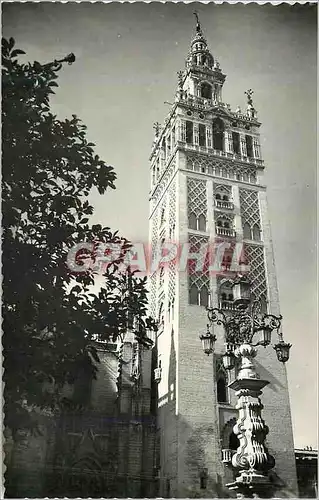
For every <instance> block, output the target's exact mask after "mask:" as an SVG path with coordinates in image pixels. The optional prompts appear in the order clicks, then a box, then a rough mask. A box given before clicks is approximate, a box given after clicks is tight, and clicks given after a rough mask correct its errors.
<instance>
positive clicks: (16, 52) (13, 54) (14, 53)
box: [11, 49, 25, 57]
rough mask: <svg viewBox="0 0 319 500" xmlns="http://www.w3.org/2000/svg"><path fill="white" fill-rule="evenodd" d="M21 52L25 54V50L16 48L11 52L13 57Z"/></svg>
mask: <svg viewBox="0 0 319 500" xmlns="http://www.w3.org/2000/svg"><path fill="white" fill-rule="evenodd" d="M20 54H25V52H24V50H20V49H15V50H13V51H12V52H11V57H17V56H18V55H20Z"/></svg>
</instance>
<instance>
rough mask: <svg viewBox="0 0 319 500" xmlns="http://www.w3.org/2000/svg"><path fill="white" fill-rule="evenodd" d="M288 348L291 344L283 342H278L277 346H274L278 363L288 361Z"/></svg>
mask: <svg viewBox="0 0 319 500" xmlns="http://www.w3.org/2000/svg"><path fill="white" fill-rule="evenodd" d="M290 348H291V344H288V343H287V342H284V341H283V340H280V341H279V342H278V344H276V345H275V346H274V349H275V351H276V354H277V358H278V361H281V363H286V362H287V361H288V359H289V351H290Z"/></svg>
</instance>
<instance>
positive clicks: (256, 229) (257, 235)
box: [253, 224, 260, 241]
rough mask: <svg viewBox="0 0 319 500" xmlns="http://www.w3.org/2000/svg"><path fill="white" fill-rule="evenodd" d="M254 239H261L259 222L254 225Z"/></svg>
mask: <svg viewBox="0 0 319 500" xmlns="http://www.w3.org/2000/svg"><path fill="white" fill-rule="evenodd" d="M253 240H255V241H260V228H259V226H258V224H255V225H254V227H253Z"/></svg>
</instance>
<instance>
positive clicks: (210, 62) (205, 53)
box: [186, 12, 214, 68]
mask: <svg viewBox="0 0 319 500" xmlns="http://www.w3.org/2000/svg"><path fill="white" fill-rule="evenodd" d="M194 15H195V17H196V34H195V36H194V38H193V40H192V41H191V47H190V51H189V54H188V57H187V59H186V67H187V68H188V67H191V66H194V65H195V66H206V67H208V68H213V67H214V58H213V56H212V54H211V53H210V51H209V49H208V46H207V41H206V39H205V37H204V35H203V32H202V28H201V25H200V22H199V18H198V14H197V12H194Z"/></svg>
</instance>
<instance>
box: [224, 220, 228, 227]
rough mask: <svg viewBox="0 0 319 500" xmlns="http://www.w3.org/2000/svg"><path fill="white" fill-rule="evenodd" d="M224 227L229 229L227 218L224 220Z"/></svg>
mask: <svg viewBox="0 0 319 500" xmlns="http://www.w3.org/2000/svg"><path fill="white" fill-rule="evenodd" d="M224 227H226V228H227V229H229V222H228V221H227V220H226V221H225V222H224Z"/></svg>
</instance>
